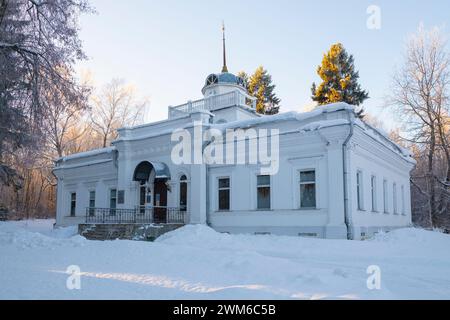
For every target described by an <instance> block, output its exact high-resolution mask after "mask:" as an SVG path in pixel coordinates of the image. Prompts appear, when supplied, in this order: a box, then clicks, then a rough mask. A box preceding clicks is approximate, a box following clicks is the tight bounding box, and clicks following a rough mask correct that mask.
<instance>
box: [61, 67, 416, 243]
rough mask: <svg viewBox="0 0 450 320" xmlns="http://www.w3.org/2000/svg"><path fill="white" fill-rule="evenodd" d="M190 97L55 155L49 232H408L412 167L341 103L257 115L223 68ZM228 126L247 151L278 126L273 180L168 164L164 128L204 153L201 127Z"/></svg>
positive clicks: (225, 168) (169, 144) (222, 167)
mask: <svg viewBox="0 0 450 320" xmlns="http://www.w3.org/2000/svg"><path fill="white" fill-rule="evenodd" d="M224 60H225V59H224ZM202 93H203V95H204V98H203V99H201V100H197V101H189V102H188V103H186V104H183V105H180V106H175V107H169V110H168V119H167V120H164V121H159V122H155V123H149V124H145V125H140V126H136V127H132V128H122V129H120V130H119V136H118V139H117V140H115V141H114V142H113V143H112V146H111V147H108V148H104V149H99V150H93V151H89V152H84V153H79V154H74V155H70V156H66V157H63V158H60V159H58V160H57V161H56V166H55V169H54V173H55V175H56V176H57V178H58V189H57V190H58V191H57V219H56V222H57V225H61V226H62V225H73V224H79V223H85V222H88V223H102V222H113V223H125V222H127V223H130V222H131V223H149V222H153V223H180V222H181V223H201V224H208V225H209V226H211V227H212V228H214V229H216V230H218V231H220V232H230V233H255V234H258V233H271V234H282V235H294V236H316V237H324V238H347V237H348V238H352V239H360V238H364V237H365V236H368V235H370V234H373V233H374V232H378V231H379V230H389V229H392V228H397V227H402V226H408V225H410V223H411V204H410V184H409V178H410V171H411V169H412V168H413V166H414V160H413V159H412V158H411V155H410V153H409V152H408V151H407V150H405V149H403V148H402V147H400V146H399V145H397V144H395V143H394V142H392V141H391V140H389V138H387V137H386V136H385V135H384V134H382V133H381V132H379V131H378V130H377V129H375V128H373V127H371V126H370V125H368V124H367V123H364V122H363V121H361V120H360V119H358V118H357V117H356V115H355V112H354V109H353V107H352V106H350V105H347V104H344V103H338V104H332V105H326V106H321V107H318V108H316V109H315V110H314V111H311V112H305V113H297V112H288V113H282V114H277V115H273V116H261V115H258V114H256V112H255V109H254V98H252V97H250V96H248V94H247V92H246V90H245V88H244V84H243V81H242V79H241V78H239V77H237V76H235V75H233V74H231V73H228V71H227V69H226V64H225V61H224V68H223V70H222V72H221V73H219V74H212V75H210V76H208V77H207V79H206V82H205V85H204V87H203V89H202ZM237 128H241V129H244V130H247V131H243V132H241V134H242V133H244V136H243V139H244V140H243V141H244V143H245V141H246V140H247V144H248V145H247V148H246V149H247V151H249V150H250V148H251V147H250V146H251V143H252V141H253V142H257V143H260V142H261V141H263V142H264V140H261V139H263V138H261V133H264V132H265V131H264V130H262V131H261V129H268V130H272V129H276V130H278V133H276V134H274V135H273V136H272V137H271V138H272V139H275V140H278V141H279V148H277V150H276V151H278V157H277V159H276V160H274V163H275V165H276V166H277V167H278V170H277V171H276V172H275V173H274V174H273V175H267V174H261V167H263V164H261V163H260V162H258V163H254V162H251V161H247V162H246V164H236V163H231V164H230V163H228V162H226V163H225V164H220V162H219V163H213V164H208V163H205V162H203V163H199V164H189V163H188V162H187V163H182V164H176V161H175V162H174V160H173V155H172V151H173V150H174V147H175V146H176V145H177V144H178V143H179V141H172V140H173V137H172V134H173V133H174V132H176V130H178V132H179V130H180V129H184V130H185V131H184V132H189V133H191V134H192V136H193V137H194V138H193V140H195V141H197V140H196V139H197V138H198V137H197V138H195V133H196V132H197V133H198V132H199V131H200V130H202V133H203V134H202V135H205V136H206V139H204V140H203V141H197V142H199V143H200V146H201V147H200V148H203V149H205V147H206V146H207V145H209V144H211V142H212V140H213V138H211V137H210V136H208V134H205V132H208V131H207V130H208V129H216V130H215V132H217V131H218V130H220V132H225V130H227V129H228V130H230V129H237ZM248 129H251V130H250V131H249V130H248ZM196 130H197V131H196ZM252 130H253V131H252ZM252 132H253V133H255V132H256V133H257V135H256V136H255V135H252V134H251V133H252ZM269 132H271V133H273V132H276V131H269ZM245 135H246V136H245ZM204 138H205V137H204ZM238 140H239V139H236V140H234V139H233V140H232V141H233V143H232V146H233V148H234V147H237V144H238V143H239V142H238ZM241 140H242V137H241ZM275 140H270V141H275ZM216 142H217V140H216ZM219 142H220V141H219ZM228 142H229V141H228ZM224 143H225V141H224ZM272 143H273V142H270V144H272ZM194 144H195V142H194ZM224 150H226V148H225V149H224ZM193 153H195V151H193ZM250 157H251V156H249V155H247V158H249V159H250ZM233 158H234V157H233Z"/></svg>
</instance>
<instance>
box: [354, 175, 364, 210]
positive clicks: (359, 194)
mask: <svg viewBox="0 0 450 320" xmlns="http://www.w3.org/2000/svg"><path fill="white" fill-rule="evenodd" d="M356 197H357V201H358V210H364V204H363V199H364V195H363V177H362V172H361V171H357V172H356Z"/></svg>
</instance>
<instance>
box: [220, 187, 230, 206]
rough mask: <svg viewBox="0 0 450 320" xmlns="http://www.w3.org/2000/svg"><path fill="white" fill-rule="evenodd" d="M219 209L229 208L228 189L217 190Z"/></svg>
mask: <svg viewBox="0 0 450 320" xmlns="http://www.w3.org/2000/svg"><path fill="white" fill-rule="evenodd" d="M219 210H230V190H219Z"/></svg>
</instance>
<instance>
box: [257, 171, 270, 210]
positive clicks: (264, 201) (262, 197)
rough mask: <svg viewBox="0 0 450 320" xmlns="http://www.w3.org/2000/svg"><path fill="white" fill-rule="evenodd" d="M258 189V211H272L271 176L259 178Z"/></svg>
mask: <svg viewBox="0 0 450 320" xmlns="http://www.w3.org/2000/svg"><path fill="white" fill-rule="evenodd" d="M256 189H257V190H256V191H257V195H258V201H257V202H258V203H257V207H258V209H270V176H269V175H260V176H258V177H257V186H256Z"/></svg>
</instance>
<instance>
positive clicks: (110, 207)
mask: <svg viewBox="0 0 450 320" xmlns="http://www.w3.org/2000/svg"><path fill="white" fill-rule="evenodd" d="M113 190H114V191H115V192H114V197H112V194H113V192H112V191H113ZM113 199H114V203H115V204H114V208H112V206H111V203H112V200H113ZM116 209H117V188H110V189H109V210H110V215H115V214H116Z"/></svg>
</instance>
